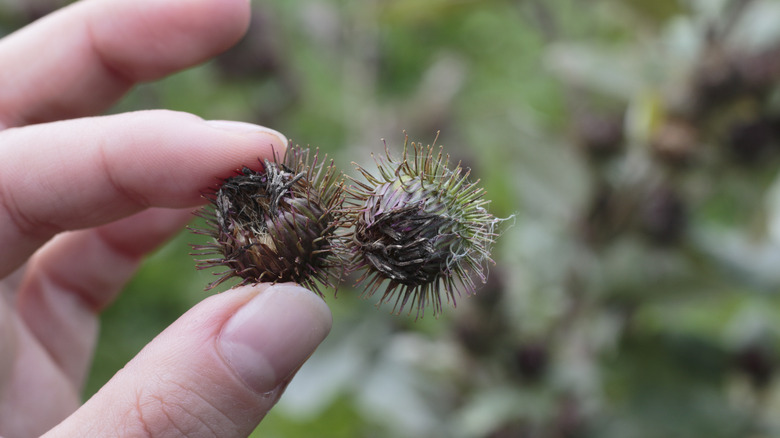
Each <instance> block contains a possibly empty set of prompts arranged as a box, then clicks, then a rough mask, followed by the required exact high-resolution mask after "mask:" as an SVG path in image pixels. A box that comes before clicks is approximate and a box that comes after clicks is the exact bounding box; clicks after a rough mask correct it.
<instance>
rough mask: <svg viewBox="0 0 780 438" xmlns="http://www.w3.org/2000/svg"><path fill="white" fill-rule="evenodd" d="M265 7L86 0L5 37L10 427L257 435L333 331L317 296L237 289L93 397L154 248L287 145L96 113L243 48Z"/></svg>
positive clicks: (216, 125)
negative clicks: (121, 302) (115, 305)
mask: <svg viewBox="0 0 780 438" xmlns="http://www.w3.org/2000/svg"><path fill="white" fill-rule="evenodd" d="M249 12H250V11H249V1H248V0H83V1H80V2H78V3H75V4H74V5H71V6H69V7H66V8H64V9H62V10H60V11H58V12H56V13H54V14H52V15H50V16H48V17H45V18H44V19H42V20H39V21H38V22H36V23H34V24H33V25H31V26H28V27H27V28H25V29H23V30H21V31H18V32H16V33H14V34H12V35H10V36H8V37H6V38H5V39H3V40H0V66H2V67H0V242H2V245H0V278H2V280H1V282H0V436H2V437H4V438H17V437H32V436H39V435H41V434H45V436H47V437H75V436H84V437H87V436H151V437H158V436H159V437H162V436H182V435H184V436H190V437H201V436H203V437H209V436H219V437H228V438H230V437H245V436H247V435H249V434H250V433H251V432H252V430H253V429H254V428H255V427H256V426H257V424H258V423H259V422H260V420H262V418H263V417H264V416H265V414H266V413H267V412H268V410H269V409H271V407H272V406H273V405H274V404H275V403H276V401H277V400H278V398H279V396H280V395H281V393H282V392H283V391H284V389H285V387H286V385H287V384H288V383H289V381H290V379H292V377H293V375H294V374H295V372H296V371H297V369H298V368H299V367H300V366H301V365H302V364H303V362H304V361H305V360H306V359H307V358H308V357H309V356H310V355H311V353H312V352H313V351H314V349H316V347H317V346H318V345H319V343H320V342H321V341H322V340H323V339H324V337H325V336H326V335H327V333H328V331H329V330H330V325H331V316H330V312H329V310H328V308H327V306H326V305H325V304H324V303H323V301H322V300H321V299H320V298H319V297H317V296H316V295H314V294H313V293H312V292H310V291H308V290H305V289H303V288H300V287H298V286H296V285H292V284H285V285H273V286H271V285H255V286H247V287H242V288H238V289H234V290H231V291H228V292H226V293H222V294H219V295H215V296H211V297H209V298H207V299H205V300H203V301H202V302H201V303H199V304H198V305H196V306H195V307H193V308H192V309H190V310H189V311H188V312H186V313H185V314H184V315H182V316H181V317H180V318H179V319H178V320H177V321H176V322H175V323H173V324H172V325H171V326H170V327H168V328H167V329H166V330H165V331H164V332H162V333H161V334H160V335H159V336H157V337H156V338H155V339H154V340H153V341H152V342H150V343H149V344H148V345H147V346H146V347H145V348H144V349H143V350H142V351H141V353H139V354H138V356H136V357H135V358H134V359H133V360H132V361H131V362H129V363H128V364H127V365H126V366H125V367H124V368H123V369H122V370H121V371H120V372H119V373H117V374H116V376H114V378H112V379H111V380H110V381H109V382H108V383H107V384H106V385H105V386H104V387H103V388H102V389H101V390H100V391H99V392H98V393H97V394H96V395H95V396H93V397H92V398H91V399H90V400H88V401H86V402H85V403H83V404H82V401H81V399H80V392H81V388H82V385H83V383H84V379H85V376H86V374H87V372H88V368H89V366H90V362H91V356H92V353H93V350H94V346H95V340H96V338H97V334H98V315H99V313H100V311H101V310H102V309H104V308H105V307H106V306H108V305H109V304H110V303H111V302H112V301H113V300H114V299H115V298H116V295H117V294H118V293H119V292H120V291H121V289H122V287H123V285H124V284H125V283H126V282H127V281H128V280H129V279H130V278H131V277H132V275H133V273H134V271H135V270H136V269H137V267H138V265H139V263H140V262H141V260H142V258H143V256H144V255H145V254H146V253H148V252H150V251H152V250H153V249H155V248H156V247H158V246H159V245H160V244H162V243H163V242H165V241H166V239H168V238H169V237H170V236H172V235H173V234H175V233H177V232H178V231H180V230H181V228H182V226H183V224H185V223H186V222H187V221H188V220H189V219H190V218H191V211H192V209H193V208H195V207H196V206H197V205H199V204H200V203H202V198H201V197H200V193H201V192H202V191H203V190H205V189H207V188H208V187H209V186H211V185H212V184H213V182H214V181H215V179H214V178H215V177H219V176H221V177H226V176H229V175H231V174H232V172H234V171H235V169H239V168H241V166H242V165H244V164H246V163H256V162H257V160H258V158H260V159H263V158H269V159H270V158H271V157H272V152H271V151H272V150H275V151H277V154H278V151H280V150H282V149H283V148H284V147H285V144H286V140H285V138H284V136H282V135H281V134H279V133H278V132H276V131H273V130H270V129H267V128H263V127H260V126H256V125H248V124H239V123H235V122H224V121H220V122H213V121H204V120H202V119H200V118H198V117H196V116H194V115H190V114H185V113H175V112H170V111H164V110H156V111H144V112H136V113H129V114H120V115H113V116H97V117H88V116H94V115H95V114H99V113H100V112H101V111H103V110H105V109H106V108H108V107H109V106H110V105H111V104H112V103H114V102H116V101H117V100H118V99H119V98H121V96H122V95H123V94H124V93H125V92H126V91H127V90H129V89H130V88H131V87H132V86H133V84H135V83H136V82H139V81H149V80H155V79H158V78H161V77H163V76H165V75H168V74H170V73H173V72H175V71H178V70H181V69H183V68H187V67H190V66H192V65H195V64H198V63H201V62H203V61H205V60H207V59H208V58H210V57H212V56H214V55H216V54H218V53H219V52H221V51H223V50H225V49H227V48H228V47H230V46H231V45H232V44H234V43H235V42H237V40H238V39H239V38H240V37H241V35H242V34H243V33H244V31H245V30H246V27H247V25H248V20H249ZM182 256H186V255H182ZM157 293H160V294H164V293H166V291H165V290H159V291H157Z"/></svg>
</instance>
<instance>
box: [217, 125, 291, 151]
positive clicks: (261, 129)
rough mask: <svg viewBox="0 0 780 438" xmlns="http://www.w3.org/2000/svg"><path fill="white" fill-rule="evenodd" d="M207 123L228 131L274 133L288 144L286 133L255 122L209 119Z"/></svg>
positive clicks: (284, 144) (282, 141)
mask: <svg viewBox="0 0 780 438" xmlns="http://www.w3.org/2000/svg"><path fill="white" fill-rule="evenodd" d="M206 123H208V124H209V125H211V126H213V127H215V128H219V129H224V130H227V131H233V132H240V133H263V134H267V135H272V136H274V137H276V138H278V139H279V141H280V142H281V144H282V145H283V146H287V137H285V136H284V134H282V133H281V132H279V131H276V130H273V129H271V128H266V127H265V126H260V125H255V124H253V123H247V122H237V121H234V120H207V121H206Z"/></svg>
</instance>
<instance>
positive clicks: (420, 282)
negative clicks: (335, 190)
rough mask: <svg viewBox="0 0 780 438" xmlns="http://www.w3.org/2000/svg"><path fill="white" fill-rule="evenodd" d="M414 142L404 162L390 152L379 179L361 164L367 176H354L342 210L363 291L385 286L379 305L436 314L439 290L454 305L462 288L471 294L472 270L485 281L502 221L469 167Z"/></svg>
mask: <svg viewBox="0 0 780 438" xmlns="http://www.w3.org/2000/svg"><path fill="white" fill-rule="evenodd" d="M409 145H410V144H409V141H408V138H407V139H406V141H405V142H404V152H403V157H402V159H401V160H400V161H395V160H393V159H392V157H390V154H389V152H387V160H386V161H385V160H377V168H378V175H376V176H375V175H373V174H372V173H370V172H368V171H366V170H365V169H363V168H361V167H360V166H357V168H358V171H360V173H362V174H363V176H364V177H365V179H366V181H365V182H361V181H357V180H355V179H353V178H350V179H351V180H352V181H353V182H354V184H353V185H352V186H351V187H350V188H349V189H348V190H349V192H350V194H351V195H352V196H351V197H352V198H353V199H351V200H350V201H349V202H350V203H351V205H350V206H348V207H347V208H346V209H345V211H346V212H347V214H348V215H349V216H350V217H351V219H350V220H351V222H352V226H353V230H352V232H351V234H349V235H347V236H346V238H345V243H344V246H345V247H346V250H347V253H348V255H349V257H350V260H349V262H348V264H349V267H348V269H349V270H350V271H361V272H362V273H363V275H362V276H361V277H360V278H359V279H358V281H357V282H358V284H363V285H364V287H365V292H364V295H365V296H371V295H373V294H375V293H376V292H377V291H378V290H379V289H380V288H381V287H382V286H383V285H384V287H385V289H384V293H383V295H382V298H381V299H380V301H379V304H380V305H381V304H382V303H384V302H387V301H391V300H393V299H394V308H393V310H394V311H397V312H398V313H400V312H402V311H403V309H404V308H405V307H406V306H407V305H409V306H410V308H409V313H411V312H412V311H413V310H414V308H415V307H416V308H417V317H419V316H420V315H423V314H424V313H425V308H426V307H427V306H432V307H433V313H434V315H435V316H438V315H439V314H440V313H441V310H442V294H444V295H446V297H447V301H452V303H453V305H454V304H455V294H456V292H459V290H460V289H461V288H462V289H464V291H465V292H466V293H471V292H473V291H474V283H473V281H472V273H473V274H475V275H476V276H478V277H479V278H480V279H481V280H482V281H483V282H484V281H485V280H486V276H487V272H486V269H485V265H486V263H487V262H488V261H491V259H490V247H491V245H492V243H493V241H494V239H495V237H496V234H495V231H494V230H495V226H496V224H497V223H498V222H500V221H501V220H500V219H497V218H495V217H494V216H493V215H491V214H490V213H488V212H487V210H486V209H485V206H486V205H487V204H488V203H489V201H488V200H486V199H484V194H485V191H484V190H483V189H482V188H480V187H478V186H477V185H476V184H477V183H476V182H475V183H471V182H469V181H468V176H469V172H470V171H468V170H467V171H465V172H464V171H463V168H461V166H460V164H458V165H456V166H455V167H454V168H452V169H450V168H448V164H449V156H443V155H442V151H441V148H438V151H437V150H436V148H435V147H434V146H427V147H423V146H421V145H419V144H417V143H414V142H412V143H411V151H410V150H409V147H408V146H409ZM385 149H387V147H385ZM409 153H411V155H410V154H409ZM477 182H478V181H477ZM394 297H395V298H394Z"/></svg>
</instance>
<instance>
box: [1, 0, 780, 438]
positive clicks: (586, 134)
mask: <svg viewBox="0 0 780 438" xmlns="http://www.w3.org/2000/svg"><path fill="white" fill-rule="evenodd" d="M58 3H59V4H62V3H64V2H62V1H60V2H57V1H45V0H37V1H34V2H28V3H24V2H8V3H0V30H2V29H5V30H7V31H10V30H11V29H13V28H15V27H18V26H20V25H21V24H23V23H24V22H25V21H29V20H31V19H34V18H36V17H38V16H40V15H42V14H44V13H45V12H47V7H48V8H51V7H53V6H56V5H57V4H58ZM254 5H255V9H254V11H255V12H254V19H253V25H252V28H251V29H250V32H249V33H248V35H247V37H246V38H245V40H244V41H242V43H240V44H239V45H238V46H237V47H236V48H234V49H231V50H230V51H229V52H227V53H225V54H224V55H222V56H220V57H219V58H218V59H216V60H214V61H211V62H209V63H207V64H205V65H203V66H200V67H198V68H195V69H192V70H189V71H186V72H183V73H180V74H177V75H175V76H173V77H170V78H168V79H165V80H163V81H160V82H158V83H154V84H144V85H140V86H138V87H137V88H136V89H135V90H134V91H133V92H132V93H131V94H130V95H129V96H128V97H127V98H126V99H125V100H124V101H122V102H121V103H120V104H119V105H117V106H116V108H115V109H114V110H113V111H117V112H118V111H129V110H135V109H143V108H170V109H175V110H181V111H188V112H192V113H195V114H198V115H200V116H202V117H205V118H215V119H238V120H246V121H251V122H257V123H261V124H265V125H268V126H271V127H274V128H277V129H279V130H280V131H282V132H284V133H285V134H287V135H288V136H289V137H290V138H291V140H293V141H294V142H296V143H300V144H305V145H312V146H315V147H319V148H320V149H321V150H323V151H325V152H327V153H328V154H329V155H330V156H333V157H334V158H335V159H336V161H337V164H338V165H340V167H341V168H342V169H344V170H348V169H349V168H350V167H351V166H350V162H351V161H357V162H359V163H361V164H365V163H366V162H368V161H369V160H370V156H369V154H370V153H380V152H382V147H383V146H382V142H381V141H380V139H381V138H385V139H387V142H388V145H389V147H390V149H391V151H396V152H397V151H398V148H399V146H400V144H401V142H402V139H403V134H402V131H403V130H406V131H407V132H408V133H409V135H410V137H411V138H412V139H414V140H419V141H421V142H422V143H429V142H431V141H433V139H434V138H435V137H436V132H437V131H441V135H440V136H439V143H440V144H444V145H445V146H446V150H447V152H449V153H450V154H451V155H452V156H453V157H454V159H456V160H462V161H463V163H464V164H466V165H467V166H469V167H471V168H473V172H474V173H473V175H474V176H475V177H477V178H480V179H481V181H482V183H483V184H484V185H485V187H486V188H487V189H488V193H489V196H490V197H491V199H492V200H493V204H492V211H493V213H494V214H496V215H497V216H502V217H506V216H509V215H512V214H515V215H516V216H515V224H514V226H512V227H506V229H505V230H504V232H503V236H502V237H501V238H500V239H499V243H498V244H497V246H496V248H495V259H496V265H495V266H494V267H492V272H491V277H490V280H489V282H488V284H487V285H485V287H484V288H483V289H482V290H480V291H479V293H478V294H477V295H476V296H474V297H470V298H465V297H463V298H462V299H461V300H460V301H459V303H458V307H457V308H454V309H453V308H450V309H448V310H447V311H446V312H445V315H444V316H443V317H441V318H440V319H438V320H434V319H432V318H430V317H429V318H426V319H423V320H422V321H416V322H415V321H413V319H412V318H409V317H407V316H392V315H389V314H388V310H389V309H382V310H380V311H377V310H375V309H374V308H373V303H372V302H367V301H363V300H359V299H358V298H357V296H358V295H359V291H354V290H351V289H350V288H349V287H345V288H342V289H341V290H340V291H339V294H338V298H337V299H333V298H332V297H328V298H327V302H328V304H329V305H330V307H331V309H332V310H333V313H334V328H333V332H332V333H331V335H330V336H329V338H328V339H327V340H326V342H325V343H324V344H323V345H322V346H321V348H320V349H319V350H318V352H317V353H316V354H315V355H314V356H313V357H312V358H311V360H310V361H309V362H308V363H307V364H306V366H304V367H303V368H302V369H301V371H300V373H299V375H298V377H297V378H296V380H295V381H294V382H293V384H292V385H291V386H290V388H289V389H288V391H287V393H286V394H285V396H284V397H283V398H282V400H281V402H280V404H279V406H278V407H277V408H276V409H275V410H274V411H273V412H272V413H271V414H270V415H269V416H268V418H267V419H266V420H265V421H264V422H263V424H262V425H261V426H260V428H259V429H258V431H257V436H265V437H296V436H301V437H309V436H317V437H348V436H349V437H351V436H354V437H409V436H426V437H493V438H503V437H691V436H708V437H763V436H778V435H780V421H778V420H777V417H776V416H775V415H773V413H774V412H777V409H778V408H780V383H778V381H777V379H776V372H775V371H776V369H777V366H778V359H780V357H779V356H778V352H779V351H780V350H779V347H780V344H778V342H779V340H780V322H779V321H780V320H779V319H778V317H777V315H778V312H780V300H779V299H778V293H777V292H778V287H780V274H778V273H779V272H780V269H778V267H780V246H779V244H780V179H778V163H780V107H779V105H780V99H779V98H778V96H780V94H778V87H777V84H778V79H780V62H778V61H777V59H780V57H778V54H780V31H778V27H777V25H776V23H777V22H780V21H778V20H780V3H779V2H777V1H774V0H718V1H714V0H663V1H660V0H548V1H545V0H515V1H509V0H431V1H417V0H383V1H379V0H367V1H357V0H355V1H348V0H294V1H293V0H290V1H265V2H259V1H258V2H255V3H254ZM196 240H197V239H196V237H195V236H192V235H190V234H187V233H184V234H182V235H181V236H179V237H178V238H176V239H175V240H174V241H173V242H171V243H170V244H169V245H167V246H166V247H164V248H163V249H161V250H160V251H158V252H157V253H156V254H154V255H153V256H151V257H150V258H149V259H148V261H147V263H146V264H145V265H144V267H143V269H142V270H141V272H140V273H139V274H138V276H137V277H136V278H135V279H134V280H133V281H132V283H131V284H130V285H129V286H128V287H127V290H126V291H125V293H124V294H123V295H122V296H121V297H120V298H119V299H118V300H117V302H116V303H115V304H114V305H113V306H112V307H111V308H109V309H108V310H107V311H106V313H105V314H104V316H103V318H102V322H103V331H102V334H101V338H100V344H99V346H98V350H97V355H96V359H95V364H94V369H93V372H92V374H91V377H90V380H89V383H88V385H87V388H86V391H85V394H86V395H87V396H89V395H90V394H91V393H93V392H94V391H96V390H97V388H99V387H100V386H101V385H102V384H103V383H104V382H105V381H106V380H107V379H108V378H110V376H111V375H112V374H113V373H114V372H115V371H116V370H117V369H119V368H120V367H121V366H122V365H123V364H124V363H125V362H127V361H128V360H129V359H130V358H131V357H132V356H133V355H134V354H135V353H136V352H137V351H138V350H139V349H140V348H142V346H143V345H144V344H145V343H147V342H148V341H149V340H150V339H151V338H152V337H154V336H155V335H156V334H157V333H159V332H160V331H161V330H162V329H163V328H164V327H166V326H167V325H168V324H170V323H171V322H172V321H173V320H175V319H176V318H177V317H178V316H179V315H180V314H181V313H183V312H184V311H186V309H188V308H189V307H191V306H192V305H193V304H195V303H196V302H198V301H199V300H201V299H203V298H204V297H205V296H206V293H205V292H202V288H203V286H204V285H205V284H207V283H208V279H209V275H208V273H202V272H200V273H198V272H196V271H195V270H194V263H193V262H192V260H191V258H190V257H189V256H188V255H187V253H188V252H189V249H188V245H187V243H188V242H194V241H196Z"/></svg>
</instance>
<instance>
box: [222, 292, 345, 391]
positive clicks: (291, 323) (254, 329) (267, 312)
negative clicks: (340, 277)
mask: <svg viewBox="0 0 780 438" xmlns="http://www.w3.org/2000/svg"><path fill="white" fill-rule="evenodd" d="M330 326H331V316H330V311H329V310H328V308H327V306H326V305H325V303H324V302H323V301H322V299H321V298H320V297H318V296H317V295H315V294H314V293H313V292H310V291H308V290H306V289H304V288H302V287H299V286H294V285H285V284H282V285H274V286H270V287H268V288H267V289H265V290H264V291H263V292H261V293H259V294H258V295H257V296H255V297H254V298H252V299H251V300H250V301H249V302H248V303H246V304H245V305H244V306H243V307H241V308H240V309H239V310H238V312H236V314H235V315H233V316H232V317H231V318H230V320H228V322H227V323H226V324H225V326H224V327H223V328H222V333H221V334H220V336H219V341H218V345H219V346H218V348H219V350H220V353H221V354H222V356H223V358H224V359H225V361H226V362H227V363H228V364H229V365H230V367H231V368H233V370H234V371H235V372H236V374H237V375H238V376H239V378H241V380H243V381H244V383H246V384H247V386H249V387H250V388H252V389H253V390H254V391H256V392H258V393H260V394H264V393H267V392H269V391H271V390H273V389H274V388H276V387H277V386H279V385H280V384H282V383H283V382H284V381H285V379H287V378H289V377H291V375H292V374H293V373H294V372H295V371H296V370H297V369H298V368H299V367H300V366H301V365H302V364H303V362H305V361H306V359H308V358H309V356H311V354H312V353H313V352H314V350H315V349H316V348H317V346H318V345H319V344H320V343H321V342H322V340H323V339H325V336H326V335H327V334H328V332H329V331H330Z"/></svg>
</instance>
